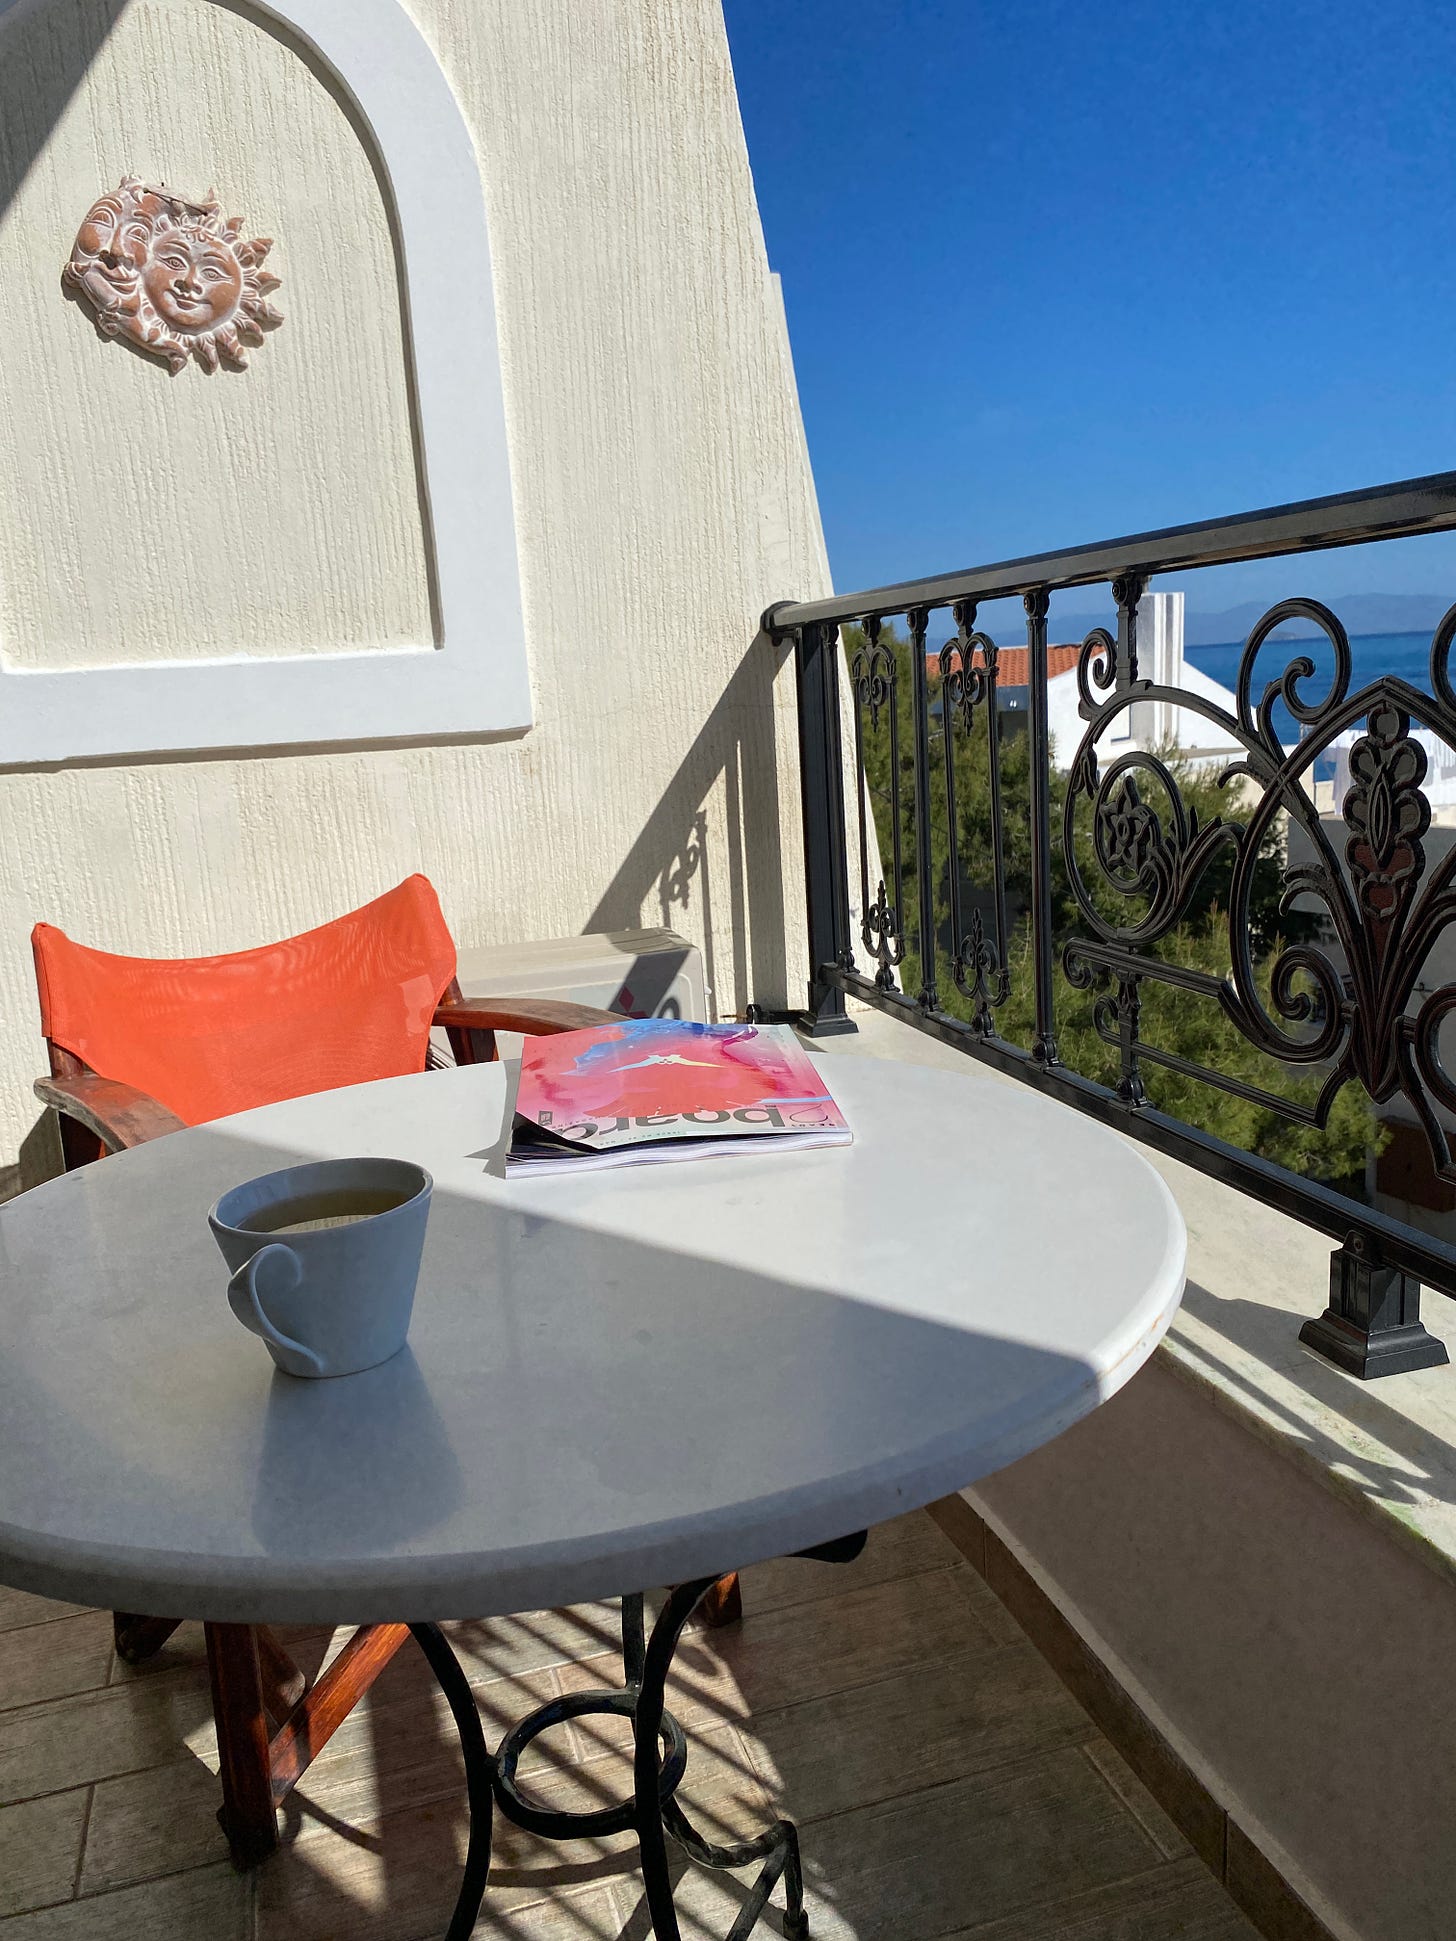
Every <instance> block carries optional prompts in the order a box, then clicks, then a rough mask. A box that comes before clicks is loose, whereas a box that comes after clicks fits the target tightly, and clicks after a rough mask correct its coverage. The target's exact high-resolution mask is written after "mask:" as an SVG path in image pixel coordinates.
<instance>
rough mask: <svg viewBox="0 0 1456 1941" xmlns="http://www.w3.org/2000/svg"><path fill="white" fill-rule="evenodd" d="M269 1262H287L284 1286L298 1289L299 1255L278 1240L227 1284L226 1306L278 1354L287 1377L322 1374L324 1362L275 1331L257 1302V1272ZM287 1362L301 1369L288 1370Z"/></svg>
mask: <svg viewBox="0 0 1456 1941" xmlns="http://www.w3.org/2000/svg"><path fill="white" fill-rule="evenodd" d="M269 1259H273V1260H277V1261H278V1262H279V1264H280V1266H281V1265H282V1262H283V1261H285V1260H286V1261H287V1262H288V1268H289V1274H290V1278H289V1280H288V1282H287V1286H288V1287H289V1288H290V1289H291V1288H294V1287H297V1285H298V1283H299V1281H300V1279H301V1278H302V1276H303V1268H302V1267H301V1266H300V1264H299V1259H298V1255H297V1254H296V1253H295V1252H294V1251H293V1249H292V1247H285V1246H284V1245H283V1243H282V1242H281V1241H279V1240H274V1241H270V1242H269V1244H268V1245H267V1246H266V1247H260V1248H259V1249H258V1251H257V1253H255V1254H252V1255H250V1256H249V1257H248V1259H247V1260H245V1261H244V1262H243V1264H242V1266H241V1267H240V1268H239V1269H238V1271H237V1272H236V1273H235V1274H234V1275H233V1277H232V1279H231V1280H230V1281H229V1282H228V1305H229V1306H230V1307H231V1308H232V1311H233V1313H234V1314H235V1315H236V1316H237V1317H238V1319H239V1320H240V1321H241V1322H242V1324H243V1326H244V1327H245V1328H247V1329H248V1330H249V1331H250V1332H251V1333H253V1334H256V1335H261V1336H262V1338H263V1340H264V1341H266V1342H267V1343H268V1346H269V1347H270V1348H276V1349H277V1350H278V1351H279V1353H280V1354H281V1355H282V1357H283V1361H284V1366H285V1367H288V1372H289V1373H290V1374H292V1375H296V1374H301V1373H307V1374H310V1375H322V1374H323V1372H324V1365H323V1362H322V1360H321V1359H320V1357H319V1356H318V1355H316V1354H315V1353H314V1351H313V1349H312V1348H305V1347H304V1345H303V1343H302V1342H301V1341H295V1340H294V1339H293V1337H292V1335H287V1334H284V1333H282V1332H281V1331H280V1330H279V1329H278V1328H275V1327H274V1325H273V1323H272V1322H271V1321H270V1320H269V1319H268V1316H267V1315H266V1314H265V1313H264V1311H263V1303H262V1302H261V1301H260V1300H259V1299H258V1269H259V1267H261V1266H262V1264H263V1262H264V1261H266V1260H269ZM290 1363H302V1364H303V1366H302V1368H299V1367H289V1366H288V1365H289V1364H290Z"/></svg>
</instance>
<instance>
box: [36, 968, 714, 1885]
mask: <svg viewBox="0 0 1456 1941" xmlns="http://www.w3.org/2000/svg"><path fill="white" fill-rule="evenodd" d="M431 1022H432V1024H434V1025H436V1026H439V1027H441V1028H442V1029H443V1030H444V1031H445V1032H446V1033H447V1034H448V1037H449V1040H450V1049H451V1051H452V1052H453V1053H454V1056H455V1062H456V1063H457V1064H460V1065H475V1064H486V1063H489V1062H491V1061H492V1060H494V1059H495V1058H496V1056H497V1051H496V1033H497V1032H498V1031H516V1032H523V1033H525V1034H527V1035H528V1036H530V1035H538V1034H542V1033H549V1032H557V1031H579V1030H583V1029H585V1028H586V1027H588V1026H591V1025H601V1024H619V1023H620V1022H621V1020H620V1019H619V1018H617V1017H616V1016H614V1015H613V1014H612V1013H611V1012H608V1011H599V1010H595V1009H593V1008H592V1007H591V1006H589V1005H584V1004H568V1003H561V1002H557V1001H556V1000H554V999H545V998H542V999H536V998H515V997H500V998H489V999H487V1000H484V1001H482V1002H478V1003H471V1002H468V1001H467V1000H466V999H465V998H464V997H463V996H462V995H461V992H460V986H459V983H458V981H457V980H456V979H455V978H451V980H450V983H449V985H448V987H447V988H446V991H445V995H444V997H443V998H442V999H441V1001H440V1004H439V1005H438V1007H437V1009H436V1011H435V1015H434V1018H433V1019H432V1020H431ZM47 1050H48V1052H49V1055H50V1066H51V1069H50V1076H49V1077H48V1078H38V1079H37V1080H36V1081H35V1092H36V1096H37V1097H38V1098H39V1099H41V1100H42V1101H43V1102H44V1104H46V1105H47V1106H49V1107H51V1108H52V1109H53V1110H54V1112H55V1113H56V1115H57V1119H58V1123H59V1127H60V1136H61V1152H62V1156H63V1160H64V1164H65V1169H66V1171H67V1172H73V1171H74V1170H75V1169H76V1168H77V1167H78V1166H86V1165H90V1164H92V1163H93V1162H94V1161H96V1160H98V1159H101V1158H103V1157H104V1156H105V1155H106V1154H108V1153H112V1152H121V1151H124V1150H126V1149H127V1148H129V1147H131V1146H140V1145H143V1144H145V1142H146V1141H147V1140H149V1139H156V1138H160V1137H161V1136H162V1135H163V1134H164V1133H168V1132H180V1131H182V1130H183V1129H184V1126H183V1121H182V1120H181V1119H179V1118H178V1117H177V1115H176V1114H175V1113H174V1112H170V1111H169V1110H168V1109H167V1107H166V1106H165V1105H162V1104H161V1103H160V1102H159V1101H158V1100H157V1099H154V1098H152V1097H151V1096H150V1095H149V1094H148V1093H146V1092H142V1091H139V1090H138V1089H137V1088H136V1087H135V1086H132V1085H124V1084H122V1083H120V1082H119V1081H117V1080H115V1079H110V1078H102V1077H101V1075H100V1074H99V1073H98V1072H94V1071H92V1070H91V1068H90V1067H89V1066H88V1065H87V1064H85V1063H84V1061H83V1060H81V1059H80V1058H77V1057H76V1056H75V1054H74V1053H72V1052H69V1051H67V1050H66V1049H65V1047H64V1046H62V1045H58V1044H56V1043H54V1042H53V1041H52V1040H49V1039H48V1040H47ZM701 1608H702V1611H703V1614H704V1616H705V1618H706V1621H707V1622H708V1623H709V1624H712V1625H720V1624H730V1623H732V1622H734V1621H735V1620H736V1619H737V1618H738V1617H740V1616H741V1615H742V1602H741V1598H740V1594H739V1589H738V1579H737V1576H736V1574H735V1575H734V1576H731V1577H725V1578H723V1579H722V1580H721V1581H720V1582H719V1583H718V1584H716V1585H715V1586H714V1587H713V1589H712V1590H711V1591H710V1592H709V1594H708V1596H707V1598H706V1599H705V1600H704V1602H703V1605H702V1607H701ZM112 1622H113V1629H114V1635H115V1641H116V1650H117V1653H118V1655H119V1656H120V1657H121V1658H123V1659H124V1660H125V1661H126V1662H127V1663H128V1664H139V1663H141V1662H142V1661H143V1660H145V1659H147V1658H150V1657H152V1656H153V1655H154V1654H155V1653H156V1652H158V1651H160V1650H161V1648H162V1646H163V1645H164V1644H165V1643H166V1642H167V1640H168V1639H169V1638H170V1637H171V1635H172V1633H173V1632H174V1631H175V1630H176V1629H177V1626H178V1624H179V1623H180V1622H181V1620H180V1619H178V1618H157V1617H147V1616H144V1615H141V1614H139V1613H135V1612H130V1611H117V1612H114V1613H113V1619H112ZM204 1631H205V1635H206V1639H207V1664H208V1672H209V1676H210V1678H211V1682H212V1710H213V1720H214V1723H215V1725H216V1727H217V1747H218V1758H219V1771H220V1777H221V1780H222V1806H221V1808H220V1809H219V1812H218V1820H219V1822H220V1824H221V1826H222V1829H223V1831H224V1833H226V1835H227V1839H228V1845H229V1847H230V1848H231V1851H232V1856H233V1860H234V1863H235V1864H236V1865H237V1866H239V1867H251V1866H255V1865H256V1864H257V1863H258V1862H259V1861H260V1860H263V1859H265V1858H266V1857H267V1855H268V1854H270V1853H271V1852H272V1851H273V1850H274V1848H275V1847H276V1846H277V1845H278V1818H277V1812H278V1807H279V1806H280V1805H281V1804H282V1802H283V1800H284V1799H286V1797H287V1796H288V1794H289V1793H290V1792H291V1791H292V1789H293V1787H294V1786H296V1785H297V1784H298V1782H299V1780H300V1779H301V1778H302V1777H303V1775H304V1773H305V1772H307V1770H308V1767H309V1764H310V1762H311V1761H312V1760H313V1759H314V1758H315V1757H316V1756H317V1755H318V1753H319V1752H320V1750H321V1749H322V1748H323V1747H324V1746H325V1745H327V1743H328V1741H329V1740H330V1738H332V1736H333V1734H334V1733H335V1732H336V1731H337V1729H338V1728H339V1726H340V1725H342V1724H343V1722H344V1720H345V1719H346V1718H347V1717H348V1716H349V1714H350V1712H351V1711H353V1709H354V1707H355V1706H356V1705H357V1704H358V1702H359V1700H360V1699H361V1698H362V1697H363V1696H364V1694H365V1692H367V1691H368V1689H369V1687H370V1686H371V1685H372V1684H373V1683H374V1680H375V1679H376V1678H377V1677H378V1676H379V1674H380V1672H382V1671H383V1669H384V1667H385V1666H386V1665H387V1664H388V1663H389V1661H390V1659H391V1658H392V1657H393V1656H394V1654H395V1652H396V1651H398V1649H399V1647H400V1646H401V1645H402V1644H403V1643H404V1641H405V1639H406V1638H407V1637H408V1636H409V1626H408V1625H407V1624H365V1625H361V1626H360V1627H359V1629H358V1630H357V1631H355V1632H354V1634H353V1636H352V1637H351V1638H350V1639H349V1641H348V1643H347V1644H346V1645H345V1646H344V1648H343V1650H342V1651H341V1652H340V1653H339V1654H338V1656H337V1657H336V1658H335V1659H334V1660H333V1661H332V1663H331V1664H329V1665H328V1666H327V1667H326V1668H325V1670H324V1671H322V1672H321V1673H320V1674H319V1676H318V1678H317V1679H315V1681H314V1683H313V1685H312V1686H309V1684H308V1682H307V1680H306V1679H305V1677H304V1675H303V1673H302V1672H301V1671H300V1670H299V1668H298V1666H297V1665H296V1664H295V1663H294V1662H293V1660H292V1658H290V1657H289V1655H288V1653H287V1652H286V1651H285V1650H284V1649H283V1647H282V1645H281V1644H280V1643H279V1642H278V1640H277V1638H275V1637H274V1635H273V1633H272V1632H271V1631H270V1630H269V1629H268V1627H267V1626H266V1625H251V1624H207V1625H206V1626H205V1627H204Z"/></svg>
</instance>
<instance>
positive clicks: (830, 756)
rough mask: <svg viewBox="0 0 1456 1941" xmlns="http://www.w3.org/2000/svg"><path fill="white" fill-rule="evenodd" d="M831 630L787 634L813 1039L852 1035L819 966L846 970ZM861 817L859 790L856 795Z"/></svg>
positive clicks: (838, 993)
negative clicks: (791, 645)
mask: <svg viewBox="0 0 1456 1941" xmlns="http://www.w3.org/2000/svg"><path fill="white" fill-rule="evenodd" d="M838 640H839V629H838V627H837V626H836V625H835V624H834V623H833V622H832V621H811V622H810V623H809V625H808V626H805V627H800V628H799V629H798V630H797V632H796V635H795V654H794V669H795V676H796V680H797V687H798V697H799V786H800V791H801V796H802V801H803V812H804V889H805V896H806V899H807V902H808V916H809V1004H808V1012H807V1014H806V1017H805V1019H804V1024H805V1027H806V1029H807V1030H808V1031H809V1032H810V1033H811V1034H812V1035H813V1036H815V1037H819V1036H825V1035H829V1034H831V1033H834V1032H840V1031H853V1030H854V1028H855V1027H854V1025H853V1023H852V1022H851V1021H850V1019H849V1018H848V1017H847V1016H846V1014H845V1009H844V992H843V991H842V990H841V989H840V988H839V986H838V985H837V984H831V983H828V982H826V981H825V978H824V975H823V972H824V968H825V966H826V965H834V966H837V967H838V968H839V969H841V970H852V969H853V968H854V958H853V955H852V953H851V951H850V942H849V876H848V867H847V863H846V855H845V846H846V832H845V826H844V762H843V754H842V749H841V744H840V735H839V648H838ZM857 793H858V794H859V796H860V802H861V810H860V813H861V816H863V813H864V810H863V789H862V788H860V789H858V790H857Z"/></svg>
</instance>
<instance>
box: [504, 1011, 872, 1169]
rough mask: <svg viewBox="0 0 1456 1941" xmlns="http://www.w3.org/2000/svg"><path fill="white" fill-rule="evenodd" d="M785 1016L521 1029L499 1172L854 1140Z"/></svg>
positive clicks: (626, 1021)
mask: <svg viewBox="0 0 1456 1941" xmlns="http://www.w3.org/2000/svg"><path fill="white" fill-rule="evenodd" d="M853 1136H854V1135H853V1134H852V1133H851V1131H850V1129H849V1127H848V1126H847V1125H846V1124H845V1122H844V1119H843V1117H842V1116H841V1114H840V1111H839V1108H838V1107H837V1106H836V1105H835V1103H834V1100H833V1099H832V1098H831V1097H830V1095H829V1091H828V1088H827V1087H826V1085H825V1083H824V1080H823V1079H822V1078H821V1077H820V1075H819V1073H818V1071H817V1069H816V1068H815V1066H814V1064H813V1061H812V1060H811V1059H810V1058H809V1056H808V1055H807V1053H806V1052H805V1051H804V1048H803V1046H802V1045H801V1044H800V1043H799V1041H798V1039H797V1038H796V1037H795V1036H794V1033H793V1030H792V1029H791V1027H790V1026H788V1025H786V1024H686V1023H683V1022H681V1021H680V1020H678V1019H675V1018H624V1019H623V1020H622V1022H621V1023H620V1024H611V1025H595V1026H593V1027H591V1028H590V1029H589V1030H586V1031H563V1032H560V1033H558V1034H557V1035H555V1036H553V1037H549V1038H527V1039H526V1041H525V1045H524V1049H523V1051H522V1054H521V1082H520V1087H519V1090H518V1091H517V1094H516V1110H515V1117H514V1120H513V1122H512V1126H511V1143H510V1148H509V1150H508V1152H507V1154H506V1172H507V1173H508V1174H524V1173H570V1172H577V1171H581V1170H585V1169H589V1168H591V1167H595V1166H642V1165H648V1164H651V1163H653V1162H654V1161H657V1160H663V1159H697V1158H701V1157H703V1156H705V1155H707V1154H709V1153H729V1152H738V1153H743V1152H763V1151H767V1150H769V1149H770V1148H772V1149H773V1150H774V1151H783V1152H788V1151H793V1150H798V1149H800V1148H802V1147H805V1146H845V1145H848V1144H849V1142H850V1140H851V1139H852V1138H853Z"/></svg>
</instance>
